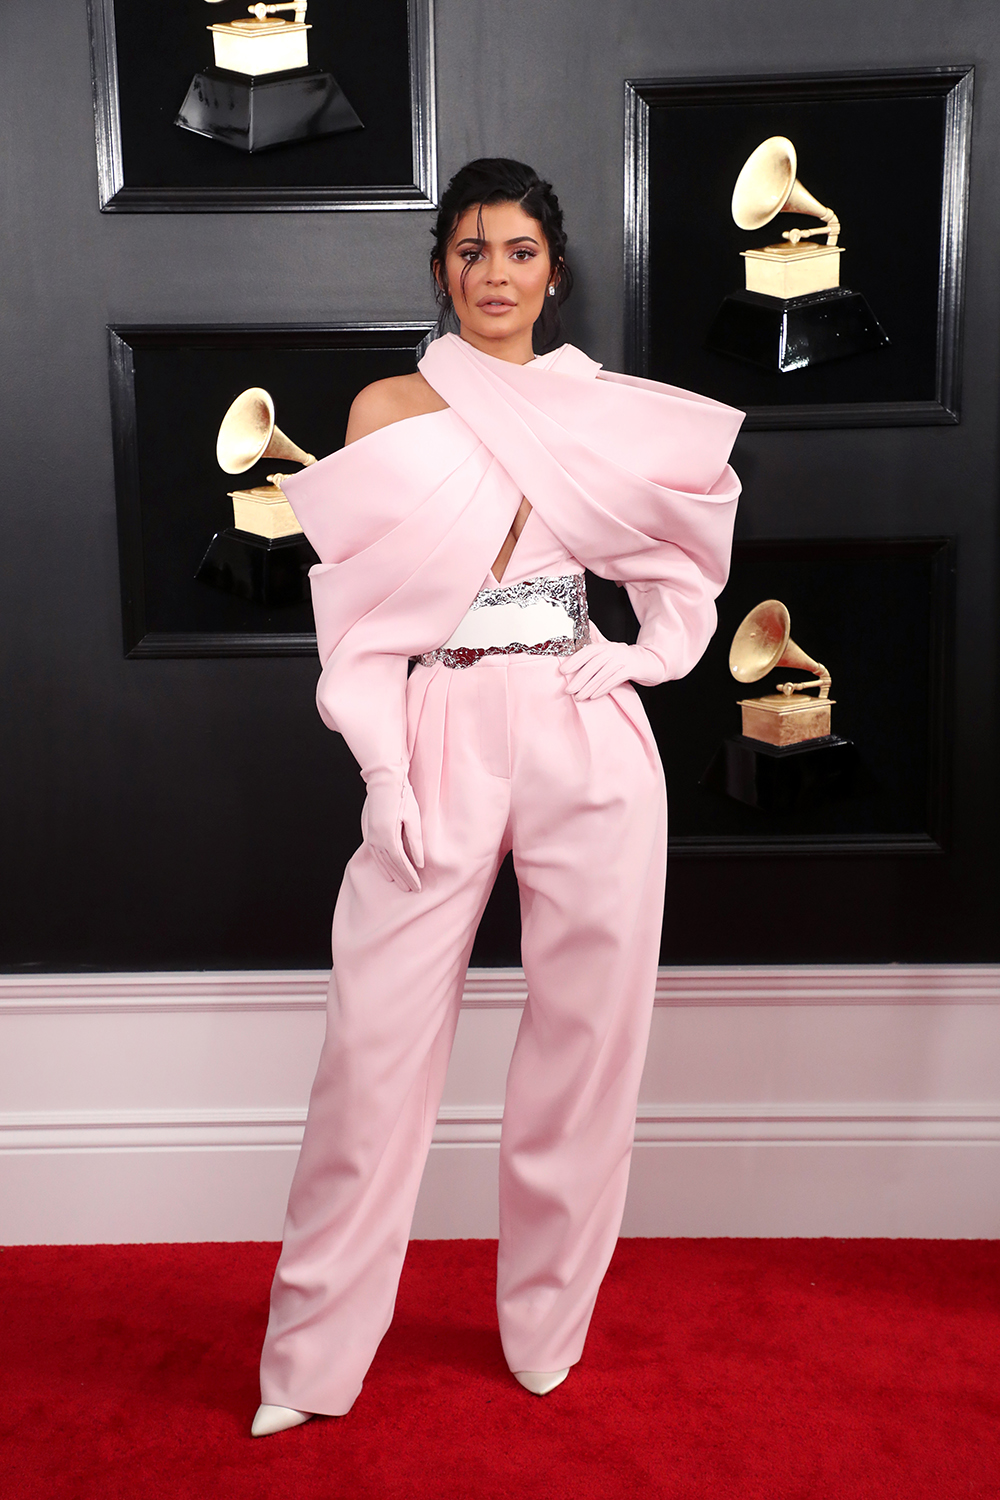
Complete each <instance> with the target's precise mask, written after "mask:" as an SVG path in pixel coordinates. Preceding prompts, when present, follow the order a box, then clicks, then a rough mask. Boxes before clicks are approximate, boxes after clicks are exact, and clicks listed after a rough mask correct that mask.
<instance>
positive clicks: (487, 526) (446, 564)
mask: <svg viewBox="0 0 1000 1500" xmlns="http://www.w3.org/2000/svg"><path fill="white" fill-rule="evenodd" d="M420 369H421V371H422V372H423V374H424V375H425V377H426V379H427V381H428V383H429V384H430V385H431V386H432V387H433V389H434V390H435V391H437V392H438V394H439V395H440V396H441V397H442V399H443V400H445V401H446V402H447V403H448V407H447V409H445V410H441V411H438V412H432V413H429V414H427V415H424V416H417V417H410V418H408V419H406V420H404V421H401V422H395V423H393V424H391V425H390V426H389V427H384V428H382V429H380V430H379V431H377V432H374V433H372V434H370V435H369V436H368V437H364V438H361V439H360V441H358V442H356V443H352V444H351V446H350V447H348V448H343V449H341V450H340V451H339V452H337V453H333V454H331V455H330V456H329V457H328V458H325V459H322V460H321V461H320V462H319V463H318V464H314V465H313V466H312V467H310V468H307V469H305V470H303V471H302V473H301V474H295V475H292V476H291V477H290V478H288V479H286V480H285V481H284V482H283V485H282V488H283V489H284V491H285V493H286V495H287V496H288V499H289V502H290V503H291V506H292V509H293V510H294V512H295V514H296V516H297V517H298V520H299V522H300V524H301V525H302V528H303V530H304V531H305V533H306V536H307V537H308V538H309V540H310V541H311V542H312V544H313V546H314V547H315V549H316V551H317V553H318V554H319V557H320V559H321V561H320V563H319V564H317V565H316V566H315V567H314V568H313V569H312V571H311V574H310V577H311V581H312V592H313V608H314V612H315V616H316V630H317V638H318V643H319V653H320V659H321V661H322V663H323V673H322V676H321V678H320V682H319V687H318V692H317V700H318V704H319V708H320V713H321V714H322V717H323V719H324V721H325V722H326V723H327V724H328V725H329V726H330V727H331V728H334V729H338V730H340V732H341V733H342V734H343V735H344V738H345V739H346V740H347V742H348V744H349V745H350V747H351V749H352V750H353V752H354V754H355V756H356V757H357V759H358V761H359V763H360V764H361V767H362V770H363V771H364V770H365V769H366V767H370V766H373V765H375V764H382V765H387V764H402V765H405V764H406V761H407V758H408V753H407V748H406V713H405V688H406V671H407V660H408V659H409V658H411V657H414V656H420V655H422V654H424V653H425V652H428V651H433V650H435V649H436V648H437V647H439V646H440V645H441V644H442V643H443V642H444V641H446V640H447V639H448V638H449V636H450V635H451V634H452V632H453V631H454V629H455V627H456V625H457V624H458V622H459V620H461V619H462V617H463V616H464V614H465V612H466V611H467V609H468V608H469V605H470V604H471V603H472V600H473V599H474V598H475V596H476V594H477V593H478V592H479V591H480V590H481V589H483V588H484V587H485V588H493V587H496V586H497V581H496V579H495V578H493V575H492V573H491V572H490V567H491V564H492V562H493V560H494V559H495V558H496V556H497V555H498V553H499V551H500V549H501V547H502V545H503V542H504V539H505V537H506V536H507V534H508V532H509V530H510V527H511V524H512V522H513V519H514V516H515V515H516V513H517V510H518V506H519V505H520V501H521V497H522V496H525V497H526V498H527V499H528V501H529V502H530V504H531V506H532V511H531V514H530V515H529V516H528V519H527V521H526V522H525V525H524V529H523V531H522V532H521V535H520V537H519V538H518V540H517V544H516V546H515V548H514V551H513V553H512V555H511V558H510V561H509V563H508V565H507V569H506V571H505V572H504V576H503V584H504V586H506V585H508V584H512V583H516V582H520V581H523V580H525V579H528V578H537V577H540V576H544V575H549V576H553V575H555V576H558V575H559V574H565V573H579V572H582V571H583V569H584V567H585V566H586V567H588V568H590V569H591V570H592V571H593V572H594V573H597V574H598V575H600V576H601V577H604V578H609V579H614V580H615V581H616V582H619V583H622V584H624V586H625V587H626V589H627V590H628V593H629V597H630V599H631V601H632V604H633V606H634V608H635V611H636V614H637V615H638V616H639V621H640V633H639V639H640V642H641V644H642V645H644V646H646V647H648V648H649V650H651V651H653V652H654V653H655V654H656V655H657V656H658V657H659V659H660V661H661V662H662V664H663V678H664V679H667V678H670V677H679V676H682V675H683V674H684V673H686V672H688V671H690V669H691V667H692V666H693V665H694V663H695V662H696V661H697V659H698V657H699V656H700V655H701V653H702V651H703V650H704V649H705V645H706V643H707V642H708V639H709V637H710V636H711V634H712V631H713V630H714V628H715V607H714V599H715V596H716V595H717V594H718V592H719V590H720V589H721V588H722V586H723V584H724V583H725V581H726V576H727V573H728V568H729V553H730V547H731V543H732V530H733V520H734V517H735V511H736V499H737V496H738V494H739V481H738V480H737V478H736V475H735V474H734V473H733V471H732V469H731V468H730V467H729V465H728V463H727V459H728V456H729V450H730V448H731V447H732V444H733V440H734V438H735V436H736V433H737V431H738V429H739V425H740V422H741V421H742V413H741V412H737V411H734V410H733V409H732V408H731V407H727V406H723V405H722V404H721V403H719V402H717V401H712V400H710V399H709V398H707V397H705V396H700V395H697V394H695V393H693V392H690V391H682V390H678V389H676V388H674V387H671V386H666V385H661V384H659V383H658V382H656V381H651V380H642V379H638V378H636V377H633V376H625V375H618V374H615V373H613V372H610V371H602V370H601V367H600V366H599V365H598V364H597V363H596V362H595V361H594V360H591V359H589V358H588V357H587V356H586V355H585V354H582V353H581V351H580V350H578V349H574V348H573V347H572V345H568V344H565V345H563V346H562V347H561V348H560V349H557V350H555V351H553V352H552V353H550V354H547V355H543V356H542V357H541V358H539V359H536V360H534V361H533V362H532V363H531V364H529V365H524V366H522V365H510V364H507V363H506V362H504V361H501V360H497V359H493V358H491V357H490V356H489V355H485V354H482V353H480V352H479V351H478V350H475V349H473V348H472V347H471V346H470V345H468V344H466V343H464V342H463V341H462V340H461V339H459V338H456V337H455V336H454V335H453V334H446V335H445V337H444V338H441V339H438V340H437V341H436V342H435V343H433V344H432V345H431V346H430V348H429V349H428V351H427V353H426V354H425V355H424V357H423V359H422V360H421V362H420ZM624 692H625V690H624V689H615V690H614V694H615V695H619V694H624Z"/></svg>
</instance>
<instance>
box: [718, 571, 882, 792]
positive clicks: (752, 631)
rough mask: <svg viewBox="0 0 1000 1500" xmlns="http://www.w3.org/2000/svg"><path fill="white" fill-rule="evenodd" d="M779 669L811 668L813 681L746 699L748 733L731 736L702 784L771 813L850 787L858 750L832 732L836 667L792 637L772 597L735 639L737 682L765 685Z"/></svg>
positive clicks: (786, 616)
mask: <svg viewBox="0 0 1000 1500" xmlns="http://www.w3.org/2000/svg"><path fill="white" fill-rule="evenodd" d="M775 667H791V668H793V669H798V670H801V671H806V672H810V673H812V674H813V680H811V681H810V679H809V678H804V679H802V680H801V681H798V682H781V683H779V684H778V688H777V691H776V692H774V693H763V694H762V695H761V696H760V697H758V698H741V699H740V710H741V712H742V720H743V722H742V729H743V733H742V734H734V735H729V736H728V738H727V739H725V740H723V742H722V744H721V745H720V746H719V748H718V750H717V751H716V752H715V755H714V756H713V758H712V761H711V764H710V765H709V767H708V769H707V771H706V772H705V774H704V776H703V777H702V779H701V785H702V786H704V787H708V788H709V790H710V791H713V792H722V793H723V794H724V795H725V796H727V797H732V798H733V799H734V800H735V801H736V802H745V803H746V804H747V805H748V806H749V807H759V808H761V809H762V810H763V811H765V812H799V811H802V810H804V809H805V808H807V807H810V806H815V805H816V804H817V803H821V802H826V801H829V800H831V799H832V798H833V797H837V796H842V795H843V794H844V793H845V792H846V791H848V790H849V789H850V787H851V784H852V782H853V778H854V770H855V762H856V752H855V748H854V745H853V744H852V742H851V741H850V740H844V739H840V738H839V736H837V735H835V734H833V733H831V728H830V716H831V709H832V708H833V704H834V700H833V699H832V698H831V697H830V674H829V672H828V671H827V670H826V667H824V666H823V663H822V662H818V661H814V659H813V658H812V657H811V656H809V655H807V653H806V652H805V651H803V650H802V648H801V646H797V645H796V644H795V642H794V641H793V640H792V638H791V618H790V616H789V613H788V610H787V609H786V608H785V606H784V605H783V604H782V603H781V601H780V600H779V599H765V600H764V602H763V603H762V604H758V605H757V607H756V609H752V610H751V611H750V613H749V614H748V615H747V617H746V619H745V620H744V621H743V623H742V624H741V625H740V628H739V629H738V630H737V632H736V634H735V635H734V636H733V644H732V646H731V647H730V651H729V670H730V671H731V672H732V674H733V676H734V677H735V678H736V680H737V682H759V681H760V679H761V678H762V677H766V676H767V674H768V672H771V671H773V670H774V668H775ZM813 688H816V689H817V693H816V696H815V697H812V695H811V689H813Z"/></svg>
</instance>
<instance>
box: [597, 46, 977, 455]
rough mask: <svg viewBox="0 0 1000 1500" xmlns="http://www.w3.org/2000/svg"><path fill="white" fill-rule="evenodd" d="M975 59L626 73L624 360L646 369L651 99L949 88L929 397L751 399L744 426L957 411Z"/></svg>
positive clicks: (924, 416)
mask: <svg viewBox="0 0 1000 1500" xmlns="http://www.w3.org/2000/svg"><path fill="white" fill-rule="evenodd" d="M973 76H974V69H973V68H972V67H971V66H961V67H958V66H955V67H951V66H949V67H935V68H907V69H896V70H893V71H891V72H881V71H880V72H858V73H798V74H786V75H774V76H767V75H758V76H753V77H747V78H689V79H665V78H632V79H627V80H626V82H625V358H626V364H625V368H626V370H628V371H629V373H630V374H633V375H646V374H647V373H648V369H649V282H648V248H649V110H650V106H651V105H655V104H657V103H667V102H669V103H672V104H682V103H688V104H691V105H696V106H706V105H711V104H718V103H725V104H733V103H744V104H761V103H767V104H770V103H775V102H778V101H781V102H785V103H789V104H793V103H804V102H816V101H822V100H823V99H831V100H833V99H836V100H837V101H842V100H845V99H872V98H889V99H891V98H903V97H905V96H906V95H908V94H909V95H913V94H924V95H926V94H928V93H936V94H940V95H943V96H944V98H945V128H944V173H943V181H942V204H941V251H940V261H939V267H940V270H939V281H938V308H937V361H936V378H935V399H934V400H933V401H886V402H868V401H865V402H848V403H843V404H834V403H824V404H818V403H810V404H808V405H801V406H793V405H788V406H751V407H749V408H748V409H747V420H746V423H745V424H744V430H745V431H750V430H753V429H755V428H756V429H778V428H802V427H911V426H928V425H951V424H954V423H957V422H958V421H959V420H960V398H961V355H962V305H963V299H964V292H965V243H966V228H967V222H968V199H969V155H970V147H971V141H972V89H973Z"/></svg>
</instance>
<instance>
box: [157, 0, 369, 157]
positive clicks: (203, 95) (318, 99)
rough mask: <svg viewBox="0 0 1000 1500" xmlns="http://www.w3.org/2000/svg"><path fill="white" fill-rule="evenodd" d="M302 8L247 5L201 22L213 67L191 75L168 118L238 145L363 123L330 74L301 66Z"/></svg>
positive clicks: (213, 0)
mask: <svg viewBox="0 0 1000 1500" xmlns="http://www.w3.org/2000/svg"><path fill="white" fill-rule="evenodd" d="M220 3H221V0H208V4H209V5H218V4H220ZM306 6H307V0H289V3H288V4H281V5H264V4H257V5H251V6H249V7H248V12H249V17H250V19H249V20H236V21H222V22H218V23H216V24H215V25H213V26H209V28H208V30H209V31H210V32H211V33H212V42H213V45H214V47H215V66H214V67H209V68H205V69H204V70H203V71H202V72H201V73H196V74H195V75H194V77H193V78H192V80H191V87H190V88H189V89H188V91H187V94H186V96H185V99H184V103H183V104H182V105H181V108H180V113H179V114H178V116H177V119H176V120H175V121H174V124H175V125H179V126H180V127H181V129H182V130H193V131H194V133H195V134H196V135H206V136H208V137H209V138H210V139H211V140H213V141H222V142H223V144H224V145H226V146H235V147H236V148H237V150H239V151H263V150H264V149H265V148H266V147H268V146H281V145H285V144H287V143H288V142H291V141H304V140H308V139H310V138H311V137H313V136H318V135H336V134H337V133H338V132H340V131H344V130H361V129H363V128H364V127H363V126H362V124H361V121H360V120H359V119H358V117H357V115H356V114H355V113H354V110H353V109H352V108H351V106H350V104H349V103H348V101H347V99H346V97H345V95H344V91H343V90H342V89H341V87H340V84H339V83H338V82H337V80H336V79H335V78H334V76H333V74H332V73H323V72H321V71H320V69H319V68H311V67H310V66H309V38H308V32H310V31H311V30H312V27H311V26H309V25H308V24H307V23H306ZM278 11H291V12H292V13H293V14H292V19H291V20H285V18H284V17H283V16H280V15H278V14H277V12H278Z"/></svg>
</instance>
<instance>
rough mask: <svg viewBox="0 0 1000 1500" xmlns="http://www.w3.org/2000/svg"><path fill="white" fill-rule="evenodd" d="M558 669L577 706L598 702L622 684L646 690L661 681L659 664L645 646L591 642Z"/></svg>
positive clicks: (614, 642)
mask: <svg viewBox="0 0 1000 1500" xmlns="http://www.w3.org/2000/svg"><path fill="white" fill-rule="evenodd" d="M559 669H560V671H561V672H562V673H563V675H564V676H565V677H566V679H567V684H566V685H567V687H568V688H569V691H570V692H571V693H572V695H573V697H574V698H575V699H576V700H577V702H578V703H582V702H585V701H586V699H588V698H602V697H603V696H604V694H605V693H610V692H611V689H612V688H616V687H621V685H622V683H623V682H641V683H643V684H644V685H645V686H647V687H652V686H653V685H654V683H657V682H662V681H663V663H662V662H661V661H660V659H659V657H658V656H656V655H655V654H654V653H653V652H652V651H650V650H648V649H647V648H646V647H645V646H626V645H625V644H624V643H623V642H622V641H594V642H593V643H592V644H591V645H589V646H584V648H583V650H582V651H577V652H575V653H574V654H573V655H572V656H564V657H563V658H562V660H561V661H560V663H559Z"/></svg>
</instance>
